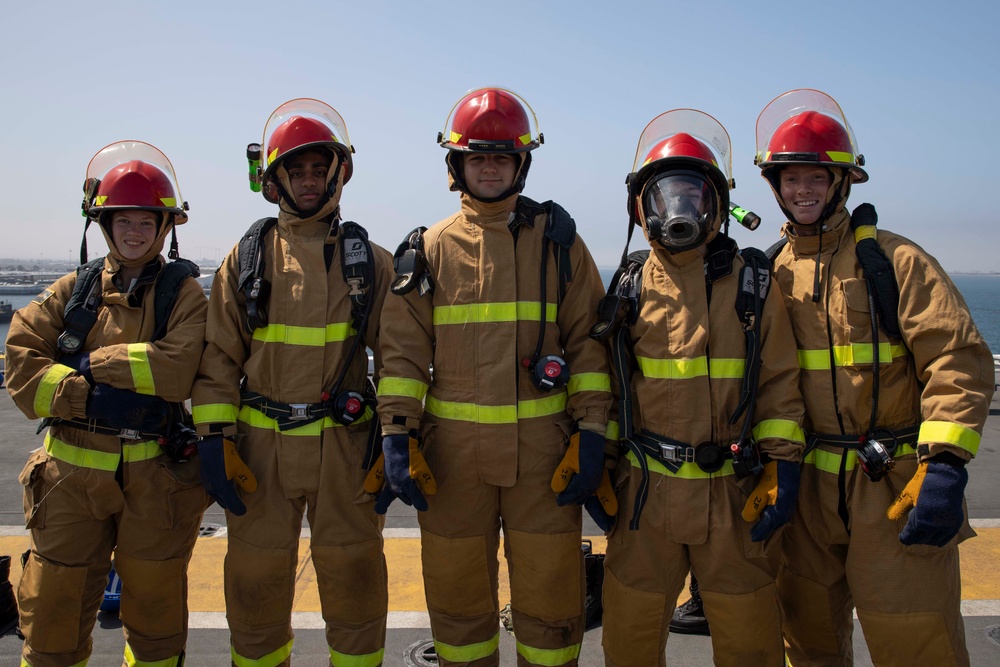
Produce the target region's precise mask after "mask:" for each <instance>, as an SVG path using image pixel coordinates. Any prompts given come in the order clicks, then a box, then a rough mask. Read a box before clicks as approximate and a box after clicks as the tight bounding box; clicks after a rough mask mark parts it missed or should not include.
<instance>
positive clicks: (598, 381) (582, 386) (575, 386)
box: [566, 373, 611, 395]
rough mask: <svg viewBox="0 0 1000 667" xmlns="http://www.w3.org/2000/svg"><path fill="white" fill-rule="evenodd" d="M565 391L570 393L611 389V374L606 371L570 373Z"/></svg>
mask: <svg viewBox="0 0 1000 667" xmlns="http://www.w3.org/2000/svg"><path fill="white" fill-rule="evenodd" d="M566 391H568V392H569V393H570V395H572V394H576V393H578V392H581V391H611V376H610V375H608V374H607V373H577V374H575V375H570V376H569V383H568V384H567V385H566Z"/></svg>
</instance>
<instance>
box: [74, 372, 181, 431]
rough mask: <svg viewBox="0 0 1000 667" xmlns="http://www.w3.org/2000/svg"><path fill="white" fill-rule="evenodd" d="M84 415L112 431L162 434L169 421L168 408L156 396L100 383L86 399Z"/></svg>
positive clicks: (166, 404)
mask: <svg viewBox="0 0 1000 667" xmlns="http://www.w3.org/2000/svg"><path fill="white" fill-rule="evenodd" d="M87 416H88V417H90V418H91V419H100V420H101V421H103V422H104V423H105V424H107V425H108V426H111V427H112V428H119V429H122V430H135V431H141V432H143V433H161V434H162V433H165V432H166V427H167V420H168V419H170V405H169V404H168V403H167V402H166V401H165V400H163V399H162V398H160V397H159V396H148V395H146V394H139V393H136V392H134V391H132V390H130V389H119V388H117V387H112V386H111V385H109V384H99V385H97V386H96V387H94V389H93V391H91V392H90V396H89V397H88V398H87Z"/></svg>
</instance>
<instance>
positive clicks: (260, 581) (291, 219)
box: [192, 99, 392, 667]
mask: <svg viewBox="0 0 1000 667" xmlns="http://www.w3.org/2000/svg"><path fill="white" fill-rule="evenodd" d="M353 152H354V151H353V147H352V146H351V143H350V141H349V139H348V135H347V128H346V126H345V124H344V121H343V119H342V118H341V116H340V115H339V114H338V113H337V112H336V111H335V110H334V109H333V108H331V107H330V106H328V105H327V104H325V103H323V102H320V101H318V100H313V99H295V100H291V101H289V102H286V103H285V104H283V105H281V106H280V107H278V109H277V110H275V112H274V113H273V114H272V115H271V117H270V119H269V120H268V122H267V124H266V125H265V128H264V137H263V143H262V144H259V145H258V144H251V146H250V148H249V149H248V157H250V159H251V186H252V189H253V190H255V191H258V192H261V193H262V194H263V196H264V197H265V198H266V199H267V200H268V201H271V202H273V203H277V204H278V215H277V219H275V218H265V219H263V220H260V221H258V222H257V223H255V224H254V225H253V226H252V227H251V228H250V230H249V231H248V232H247V233H246V234H245V235H244V237H243V239H242V240H241V241H240V243H239V244H238V245H237V246H236V247H235V248H233V250H232V251H231V252H230V253H229V255H228V256H227V257H226V259H225V261H224V262H223V264H222V266H221V267H220V268H219V270H218V272H217V273H216V275H215V280H214V282H213V285H212V294H211V298H210V300H209V312H208V325H207V328H206V347H205V353H204V355H203V360H202V365H201V369H200V371H199V373H198V378H197V380H196V381H195V386H194V392H193V401H192V402H193V405H194V408H193V412H194V421H195V424H196V425H197V428H198V431H199V433H200V434H201V435H203V436H204V440H203V441H202V444H201V445H200V447H199V449H200V455H201V461H202V476H203V479H204V481H205V484H206V487H207V488H208V489H209V491H210V493H211V494H212V496H213V497H214V498H215V499H216V501H217V502H218V503H219V504H220V505H221V506H222V507H224V508H225V509H226V522H227V526H228V537H229V552H228V554H227V556H226V563H225V591H226V616H227V619H228V621H229V630H230V633H231V641H232V656H233V664H234V665H237V664H238V665H243V666H250V665H258V666H261V667H264V666H266V667H277V666H279V665H289V664H291V654H292V642H293V632H292V622H291V621H292V618H291V617H292V602H293V595H292V593H293V591H294V589H295V581H296V568H297V565H298V560H299V553H298V545H299V536H300V533H301V530H302V518H303V515H305V516H306V517H307V518H308V520H309V526H310V528H311V533H312V534H311V538H310V553H311V558H312V561H313V564H314V565H315V568H316V579H317V583H318V587H319V598H320V603H321V605H322V609H323V618H324V620H325V622H326V641H327V644H328V646H329V649H330V663H331V664H332V665H334V666H336V667H344V666H348V667H355V666H359V667H360V666H362V665H364V666H365V667H369V666H372V667H374V666H376V665H380V664H381V663H382V656H383V651H384V645H385V630H386V614H387V605H388V592H387V583H386V565H385V557H384V555H383V551H382V547H383V543H382V526H383V524H384V520H383V518H382V517H380V516H378V515H377V514H375V512H373V511H372V501H371V499H370V498H369V497H368V495H367V494H365V492H364V490H363V484H364V479H365V475H366V472H367V471H366V468H367V467H368V466H369V461H370V459H371V458H372V454H373V450H374V449H375V447H376V446H377V443H376V442H375V441H373V437H374V436H377V435H378V433H377V420H376V418H375V413H374V389H373V388H371V386H370V381H369V379H368V377H367V371H368V355H367V353H366V348H371V349H372V350H373V352H374V358H375V367H376V369H378V367H379V366H380V363H381V362H380V354H379V335H378V323H379V312H380V311H381V308H382V302H383V300H384V298H385V294H386V293H387V292H388V289H389V285H390V283H391V282H392V264H391V261H392V258H391V256H390V255H389V253H388V252H386V251H385V250H383V249H382V248H379V247H378V246H376V245H374V244H371V243H369V242H368V239H367V233H366V232H365V230H364V229H363V228H361V227H360V226H359V225H357V224H355V223H353V222H347V221H344V220H342V218H341V210H340V203H341V195H342V193H343V189H344V187H345V185H346V184H347V182H348V181H349V180H350V178H351V175H352V172H353V160H352V156H351V154H352V153H353ZM257 161H259V164H258V162H257Z"/></svg>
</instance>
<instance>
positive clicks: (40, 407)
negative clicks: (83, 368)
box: [31, 364, 76, 418]
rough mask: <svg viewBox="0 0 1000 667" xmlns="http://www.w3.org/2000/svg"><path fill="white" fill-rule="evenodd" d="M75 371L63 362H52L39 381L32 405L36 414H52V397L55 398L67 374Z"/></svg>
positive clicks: (49, 415)
mask: <svg viewBox="0 0 1000 667" xmlns="http://www.w3.org/2000/svg"><path fill="white" fill-rule="evenodd" d="M75 372H76V371H75V370H73V369H72V368H70V367H69V366H63V365H62V364H52V366H50V367H49V370H47V371H45V375H43V376H42V379H41V380H40V381H39V382H38V389H36V390H35V401H34V404H33V405H32V406H31V407H32V408H33V409H34V410H35V414H36V415H38V416H39V417H42V418H45V417H51V416H52V399H53V398H55V395H56V390H57V389H59V383H60V382H62V381H63V380H64V379H65V378H66V376H67V375H69V374H70V373H75Z"/></svg>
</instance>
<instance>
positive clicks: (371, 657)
mask: <svg viewBox="0 0 1000 667" xmlns="http://www.w3.org/2000/svg"><path fill="white" fill-rule="evenodd" d="M384 656H385V649H384V648H382V649H379V650H378V651H375V652H374V653H368V654H366V655H350V654H348V653H340V652H339V651H334V650H333V649H332V648H331V649H330V666H331V667H378V666H379V665H381V664H382V659H383V657H384Z"/></svg>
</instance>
